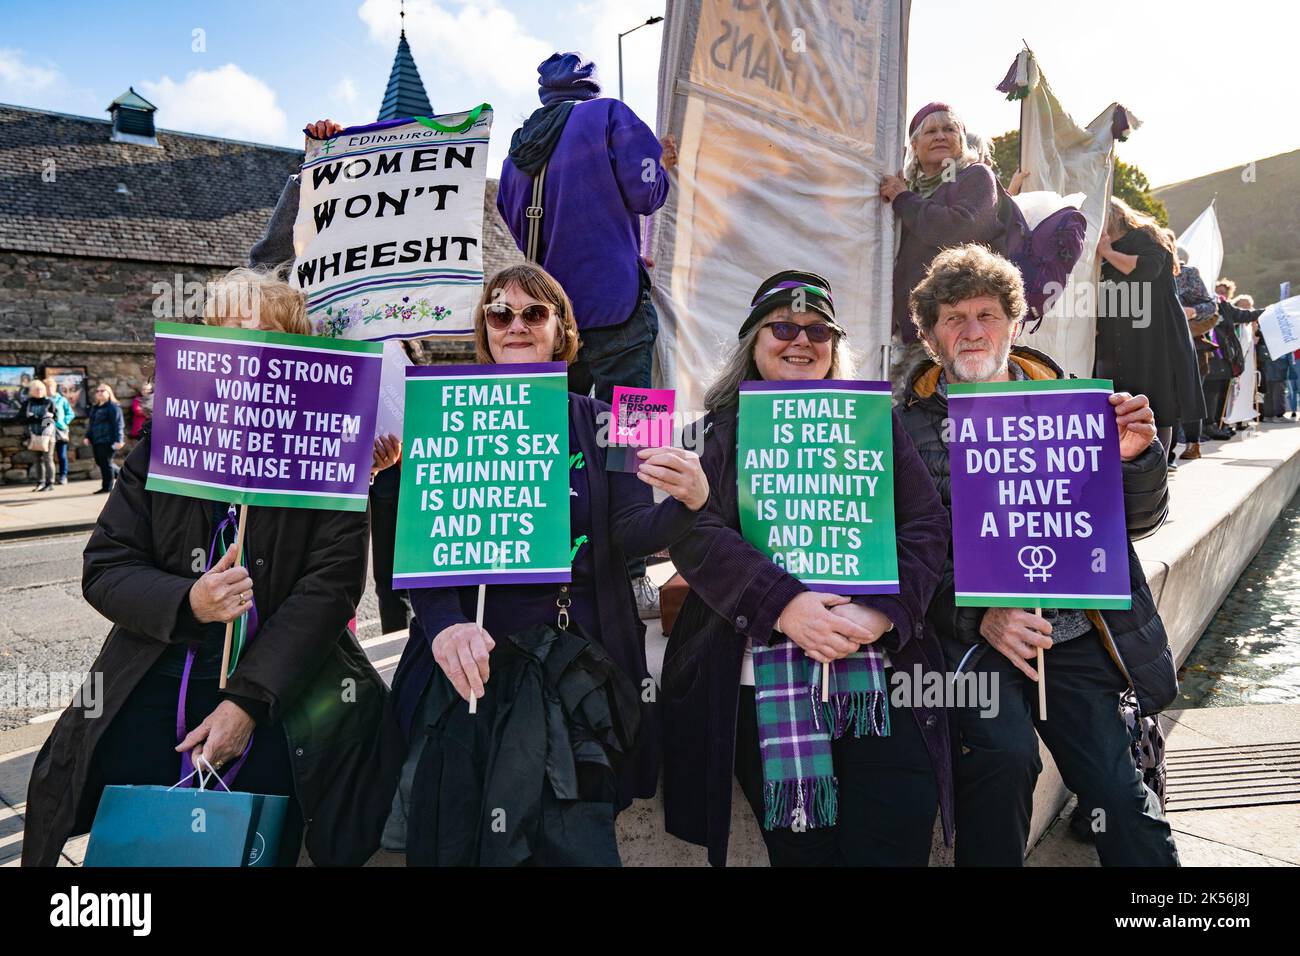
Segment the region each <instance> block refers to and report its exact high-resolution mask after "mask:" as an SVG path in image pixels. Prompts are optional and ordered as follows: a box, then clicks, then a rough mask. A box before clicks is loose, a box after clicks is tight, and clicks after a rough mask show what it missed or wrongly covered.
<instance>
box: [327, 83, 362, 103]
mask: <svg viewBox="0 0 1300 956" xmlns="http://www.w3.org/2000/svg"><path fill="white" fill-rule="evenodd" d="M330 96H331V97H332V98H333V99H335V100H337V101H338V102H340V103H342V104H344V105H345V106H348V107H354V106H356V105H357V100H358V99H360V97H359V96H358V95H357V86H356V84H355V83H353V82H352V77H350V76H345V77H343V78H342V79H341V80H339V81H338V82H337V83H335V84H334V87H333V88H332V89H331V90H330Z"/></svg>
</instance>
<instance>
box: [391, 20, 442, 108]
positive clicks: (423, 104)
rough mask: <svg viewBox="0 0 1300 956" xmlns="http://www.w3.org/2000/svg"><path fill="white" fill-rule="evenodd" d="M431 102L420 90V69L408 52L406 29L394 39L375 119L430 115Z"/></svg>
mask: <svg viewBox="0 0 1300 956" xmlns="http://www.w3.org/2000/svg"><path fill="white" fill-rule="evenodd" d="M432 115H433V106H432V105H431V104H430V103H429V94H428V93H426V92H425V91H424V83H423V81H421V79H420V71H419V70H418V69H416V66H415V58H414V57H413V56H411V45H410V44H409V43H407V42H406V30H405V29H403V30H402V36H401V38H400V39H399V40H398V41H397V56H395V57H394V58H393V71H392V72H391V73H389V74H388V89H386V90H385V91H384V102H383V105H381V106H380V107H379V117H378V119H379V121H380V122H382V121H384V120H390V119H406V118H408V117H411V116H432Z"/></svg>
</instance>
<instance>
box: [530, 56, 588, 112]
mask: <svg viewBox="0 0 1300 956" xmlns="http://www.w3.org/2000/svg"><path fill="white" fill-rule="evenodd" d="M537 75H538V76H539V77H540V79H539V80H538V81H537V95H538V97H540V98H541V101H542V105H543V106H550V105H551V104H552V103H555V102H558V101H560V100H594V99H595V98H596V97H598V96H600V80H599V79H598V78H597V76H596V64H595V63H592V62H591V61H590V60H584V59H583V58H582V54H581V53H552V54H551V55H550V56H548V57H547V58H546V59H545V60H543V61H542V62H541V63H540V64H539V65H538V67H537Z"/></svg>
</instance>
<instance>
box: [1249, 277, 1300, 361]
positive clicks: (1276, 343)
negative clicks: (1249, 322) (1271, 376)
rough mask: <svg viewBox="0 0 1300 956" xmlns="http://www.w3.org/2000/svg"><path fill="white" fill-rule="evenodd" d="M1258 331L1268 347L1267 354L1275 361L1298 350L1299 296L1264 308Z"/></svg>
mask: <svg viewBox="0 0 1300 956" xmlns="http://www.w3.org/2000/svg"><path fill="white" fill-rule="evenodd" d="M1286 291H1290V289H1287V290H1286ZM1259 331H1260V334H1261V335H1263V336H1264V344H1265V345H1267V346H1268V354H1269V355H1271V356H1273V358H1275V359H1277V358H1281V357H1282V356H1284V355H1286V353H1287V352H1294V351H1295V350H1296V349H1300V295H1295V296H1292V297H1291V298H1289V299H1283V300H1282V301H1281V302H1274V303H1273V304H1272V305H1270V306H1269V307H1268V308H1266V309H1265V310H1264V314H1263V315H1261V316H1260V317H1259Z"/></svg>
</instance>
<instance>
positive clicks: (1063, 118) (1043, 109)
mask: <svg viewBox="0 0 1300 956" xmlns="http://www.w3.org/2000/svg"><path fill="white" fill-rule="evenodd" d="M1016 79H1017V80H1018V81H1019V83H1020V84H1021V85H1027V86H1028V88H1029V92H1028V94H1027V95H1026V96H1025V98H1024V99H1023V100H1021V113H1020V164H1021V169H1023V170H1025V171H1026V172H1028V173H1029V177H1028V178H1027V179H1026V180H1025V183H1024V185H1023V187H1022V189H1023V191H1025V192H1029V191H1032V190H1050V191H1051V192H1054V193H1058V194H1060V195H1061V196H1069V195H1070V194H1071V193H1083V201H1082V203H1081V204H1080V205H1079V211H1080V212H1082V213H1083V217H1084V219H1086V220H1087V223H1088V229H1087V233H1086V234H1085V236H1084V240H1083V253H1082V254H1081V255H1080V256H1079V261H1078V262H1077V263H1075V265H1074V270H1073V271H1072V272H1071V273H1070V277H1069V280H1068V281H1067V283H1066V288H1065V290H1064V291H1063V292H1062V293H1061V295H1060V297H1059V298H1058V299H1057V300H1056V301H1055V302H1054V303H1053V304H1052V307H1051V308H1050V309H1048V310H1047V315H1046V316H1045V317H1044V319H1043V322H1042V324H1041V325H1040V326H1039V327H1038V331H1036V332H1034V333H1032V334H1023V335H1022V336H1021V339H1020V341H1021V343H1022V344H1025V345H1028V346H1030V347H1032V348H1036V349H1038V350H1040V351H1042V352H1045V353H1047V354H1048V355H1049V356H1051V357H1052V358H1054V359H1055V360H1056V361H1057V362H1058V363H1060V365H1061V367H1062V368H1064V369H1065V371H1066V372H1067V373H1073V374H1075V375H1077V376H1079V377H1080V378H1089V377H1091V375H1092V365H1093V358H1094V352H1095V348H1096V335H1097V281H1098V279H1099V278H1100V266H1099V265H1098V262H1097V240H1098V239H1099V238H1100V237H1101V230H1102V227H1103V226H1104V224H1105V222H1106V209H1107V207H1108V206H1109V204H1110V180H1111V172H1112V169H1113V167H1114V151H1113V148H1114V145H1115V136H1114V133H1113V123H1114V118H1115V115H1116V110H1117V109H1123V107H1121V106H1120V105H1119V104H1118V103H1111V104H1110V105H1109V106H1107V107H1106V108H1105V109H1104V110H1102V112H1101V113H1099V114H1098V115H1097V117H1096V118H1095V119H1093V121H1092V122H1091V123H1089V124H1088V125H1087V126H1079V125H1078V123H1076V122H1075V121H1074V120H1073V119H1072V118H1071V117H1070V114H1069V113H1067V112H1066V111H1065V109H1064V108H1063V107H1062V106H1061V103H1060V101H1059V100H1057V98H1056V94H1055V93H1053V92H1052V88H1051V86H1050V85H1048V82H1047V79H1046V77H1044V76H1043V74H1042V72H1041V71H1040V70H1039V68H1038V62H1037V60H1036V59H1035V57H1034V55H1033V54H1032V53H1031V52H1030V51H1029V50H1022V51H1021V52H1020V54H1019V56H1018V58H1017V77H1016ZM1127 120H1128V125H1129V127H1130V128H1131V129H1137V128H1138V127H1139V126H1140V125H1141V123H1140V121H1139V120H1138V119H1137V118H1136V117H1134V116H1133V115H1132V114H1131V113H1129V114H1127ZM1071 198H1073V197H1071Z"/></svg>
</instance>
